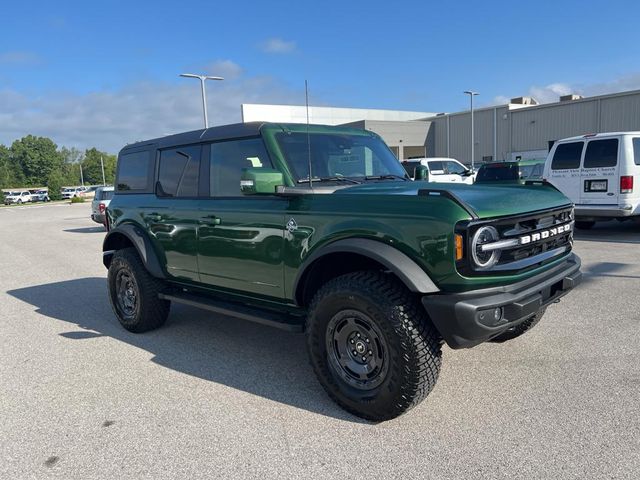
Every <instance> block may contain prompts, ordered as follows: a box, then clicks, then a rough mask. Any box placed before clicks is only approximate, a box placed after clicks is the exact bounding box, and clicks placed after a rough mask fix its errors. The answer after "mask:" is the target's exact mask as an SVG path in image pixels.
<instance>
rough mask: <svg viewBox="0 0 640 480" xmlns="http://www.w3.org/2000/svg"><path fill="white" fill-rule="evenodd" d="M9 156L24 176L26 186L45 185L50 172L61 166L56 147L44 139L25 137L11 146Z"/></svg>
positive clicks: (31, 136)
mask: <svg viewBox="0 0 640 480" xmlns="http://www.w3.org/2000/svg"><path fill="white" fill-rule="evenodd" d="M11 156H12V158H13V160H14V161H15V162H16V163H17V165H19V167H20V169H21V170H22V173H23V174H24V177H25V181H26V184H27V185H26V186H31V187H35V186H40V185H44V184H45V183H47V180H48V179H49V175H50V174H51V172H52V171H54V170H58V169H60V167H61V166H62V156H61V155H60V152H58V151H57V145H56V144H55V143H53V140H51V139H50V138H46V137H35V136H33V135H27V136H26V137H23V138H22V139H20V140H16V141H15V142H13V144H12V145H11Z"/></svg>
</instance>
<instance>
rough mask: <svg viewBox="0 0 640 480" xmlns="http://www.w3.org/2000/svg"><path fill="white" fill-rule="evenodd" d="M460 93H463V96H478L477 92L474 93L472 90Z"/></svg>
mask: <svg viewBox="0 0 640 480" xmlns="http://www.w3.org/2000/svg"><path fill="white" fill-rule="evenodd" d="M462 93H465V94H467V95H471V96H474V95H480V94H479V93H478V92H474V91H473V90H465V91H464V92H462Z"/></svg>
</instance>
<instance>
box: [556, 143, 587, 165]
mask: <svg viewBox="0 0 640 480" xmlns="http://www.w3.org/2000/svg"><path fill="white" fill-rule="evenodd" d="M583 146H584V142H574V143H563V144H561V145H558V148H556V152H555V153H554V154H553V160H552V161H551V169H552V170H567V169H569V168H580V156H581V155H582V147H583Z"/></svg>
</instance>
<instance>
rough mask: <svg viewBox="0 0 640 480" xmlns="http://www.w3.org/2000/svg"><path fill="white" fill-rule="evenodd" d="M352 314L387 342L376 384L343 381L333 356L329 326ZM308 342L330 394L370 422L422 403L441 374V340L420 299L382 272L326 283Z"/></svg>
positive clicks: (312, 315) (311, 314)
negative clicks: (338, 319) (366, 321)
mask: <svg viewBox="0 0 640 480" xmlns="http://www.w3.org/2000/svg"><path fill="white" fill-rule="evenodd" d="M354 312H355V313H354ZM352 313H353V314H354V315H358V316H359V315H364V317H362V318H365V317H366V318H367V319H368V320H369V321H370V322H371V325H372V328H373V329H374V330H375V331H376V332H377V333H378V334H380V338H381V341H380V343H382V344H385V345H386V349H385V351H384V353H383V355H381V358H383V361H382V363H381V365H382V367H381V368H380V371H381V372H383V373H384V376H382V374H381V376H380V378H378V377H376V382H378V384H377V385H376V386H375V387H372V388H369V389H362V386H358V387H354V386H353V382H354V380H351V382H352V383H351V384H350V383H349V380H345V378H347V377H346V376H345V375H347V376H348V374H346V373H345V371H341V370H340V367H339V366H337V365H336V362H335V360H334V361H332V358H335V357H331V356H332V355H334V353H332V352H333V350H332V349H333V348H334V347H332V346H333V345H335V344H337V342H336V341H335V340H334V338H333V337H334V336H335V334H336V333H335V332H337V329H334V330H333V333H331V332H332V330H331V328H330V326H331V324H332V323H333V322H335V319H336V318H339V317H340V316H341V315H347V316H348V315H351V314H352ZM343 328H345V329H346V328H347V327H343ZM376 341H377V340H376ZM307 346H308V350H309V356H310V359H311V364H312V366H313V369H314V371H315V373H316V375H317V377H318V379H319V381H320V383H321V385H322V386H323V388H324V389H325V390H326V391H327V393H328V394H329V396H330V397H331V398H332V399H333V400H334V401H335V402H336V403H337V404H338V405H340V406H341V407H342V408H344V409H345V410H347V411H348V412H350V413H352V414H354V415H356V416H358V417H361V418H364V419H367V420H371V421H384V420H390V419H392V418H395V417H397V416H399V415H401V414H403V413H404V412H406V411H407V410H409V409H411V408H413V407H414V406H416V405H417V404H419V403H420V402H421V401H422V400H423V399H424V398H425V397H426V396H427V395H428V394H429V392H430V391H431V390H432V389H433V387H434V386H435V384H436V381H437V379H438V374H439V372H440V364H441V356H442V353H441V348H442V338H441V337H440V335H439V334H438V332H437V331H436V330H435V328H434V326H433V324H432V323H431V321H430V320H429V318H428V317H427V314H426V312H425V310H424V308H423V307H422V305H420V303H419V300H418V299H417V298H416V297H415V296H414V295H412V294H411V293H410V292H409V291H408V290H407V289H406V288H405V287H404V285H402V284H401V283H400V282H399V281H398V280H397V279H395V278H394V277H391V276H390V275H387V274H384V273H381V272H375V271H361V272H354V273H349V274H346V275H342V276H340V277H337V278H335V279H333V280H330V281H329V282H327V283H326V284H324V285H323V286H322V287H321V288H320V289H319V290H318V292H316V294H315V296H314V297H313V300H312V302H311V306H310V308H309V316H308V319H307ZM348 348H351V347H348ZM354 352H355V350H354ZM384 362H387V364H386V370H385V367H384V366H385V363H384ZM385 372H386V373H385Z"/></svg>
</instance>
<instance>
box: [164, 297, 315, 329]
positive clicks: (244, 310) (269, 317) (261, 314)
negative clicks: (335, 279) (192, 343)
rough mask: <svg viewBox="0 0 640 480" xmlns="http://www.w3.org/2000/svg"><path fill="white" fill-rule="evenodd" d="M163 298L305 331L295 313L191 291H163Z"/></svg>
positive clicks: (272, 325)
mask: <svg viewBox="0 0 640 480" xmlns="http://www.w3.org/2000/svg"><path fill="white" fill-rule="evenodd" d="M158 296H159V297H160V298H161V299H163V300H169V301H171V302H175V303H181V304H183V305H189V306H191V307H197V308H202V309H203V310H209V311H210V312H215V313H219V314H222V315H228V316H230V317H235V318H240V319H242V320H248V321H250V322H255V323H260V324H262V325H267V326H269V327H274V328H279V329H280V330H286V331H288V332H303V331H304V322H303V318H302V317H295V316H293V315H278V314H276V313H271V312H269V311H267V310H261V309H258V308H253V307H248V306H246V305H241V304H238V303H231V302H224V301H221V300H215V299H211V298H204V297H200V296H198V295H194V294H190V293H184V292H181V293H171V294H168V293H161V294H160V295H158Z"/></svg>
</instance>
